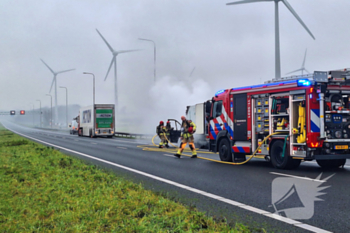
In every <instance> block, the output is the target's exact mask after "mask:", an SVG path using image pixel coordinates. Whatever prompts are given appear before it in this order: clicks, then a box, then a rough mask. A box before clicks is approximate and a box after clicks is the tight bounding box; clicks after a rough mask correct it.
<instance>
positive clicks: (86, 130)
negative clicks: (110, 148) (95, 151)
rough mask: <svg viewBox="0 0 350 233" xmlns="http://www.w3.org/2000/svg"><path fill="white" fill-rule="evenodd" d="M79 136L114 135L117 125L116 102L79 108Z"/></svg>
mask: <svg viewBox="0 0 350 233" xmlns="http://www.w3.org/2000/svg"><path fill="white" fill-rule="evenodd" d="M77 119H79V122H78V123H79V126H78V127H79V130H78V135H79V136H88V137H100V136H106V137H113V135H114V127H115V111H114V104H95V105H91V106H87V107H82V108H80V110H79V117H78V118H77Z"/></svg>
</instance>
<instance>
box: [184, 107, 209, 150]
mask: <svg viewBox="0 0 350 233" xmlns="http://www.w3.org/2000/svg"><path fill="white" fill-rule="evenodd" d="M210 110H211V101H209V100H208V101H206V102H204V103H199V104H195V105H191V106H187V109H186V119H188V120H191V121H192V122H193V123H195V124H196V127H197V129H196V133H195V134H194V144H195V146H196V147H198V148H208V145H209V144H208V143H209V139H208V138H207V136H208V122H209V117H210Z"/></svg>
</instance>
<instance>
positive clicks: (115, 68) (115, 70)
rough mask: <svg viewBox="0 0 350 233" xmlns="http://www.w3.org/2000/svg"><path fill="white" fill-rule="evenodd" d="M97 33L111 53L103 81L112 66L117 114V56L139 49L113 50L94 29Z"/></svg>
mask: <svg viewBox="0 0 350 233" xmlns="http://www.w3.org/2000/svg"><path fill="white" fill-rule="evenodd" d="M96 31H97V33H98V34H99V35H100V36H101V38H102V40H103V41H104V42H105V43H106V45H107V47H108V48H109V50H110V51H111V52H112V55H113V57H112V61H111V64H110V65H109V68H108V71H107V74H106V77H105V80H104V81H106V79H107V76H108V74H109V71H110V70H111V68H112V65H113V64H114V101H115V110H116V112H117V114H118V85H117V84H118V83H117V55H118V54H120V53H128V52H134V51H139V50H140V49H132V50H118V51H116V50H114V49H113V48H112V46H110V44H108V42H107V40H106V39H105V38H104V37H103V36H102V34H101V33H100V32H99V31H98V30H97V29H96Z"/></svg>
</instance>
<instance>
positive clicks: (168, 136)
mask: <svg viewBox="0 0 350 233" xmlns="http://www.w3.org/2000/svg"><path fill="white" fill-rule="evenodd" d="M165 128H166V133H165V135H166V139H165V140H166V144H165V147H166V148H169V145H168V143H169V141H170V131H172V130H173V129H174V128H173V127H171V124H170V121H167V122H166V125H165Z"/></svg>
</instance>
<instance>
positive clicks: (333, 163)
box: [316, 159, 346, 168]
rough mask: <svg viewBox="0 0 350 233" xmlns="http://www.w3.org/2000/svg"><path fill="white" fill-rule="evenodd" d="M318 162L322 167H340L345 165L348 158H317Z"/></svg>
mask: <svg viewBox="0 0 350 233" xmlns="http://www.w3.org/2000/svg"><path fill="white" fill-rule="evenodd" d="M316 161H317V164H318V165H319V166H320V167H322V168H338V167H341V166H344V164H345V163H346V159H332V160H329V159H326V160H316Z"/></svg>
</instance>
